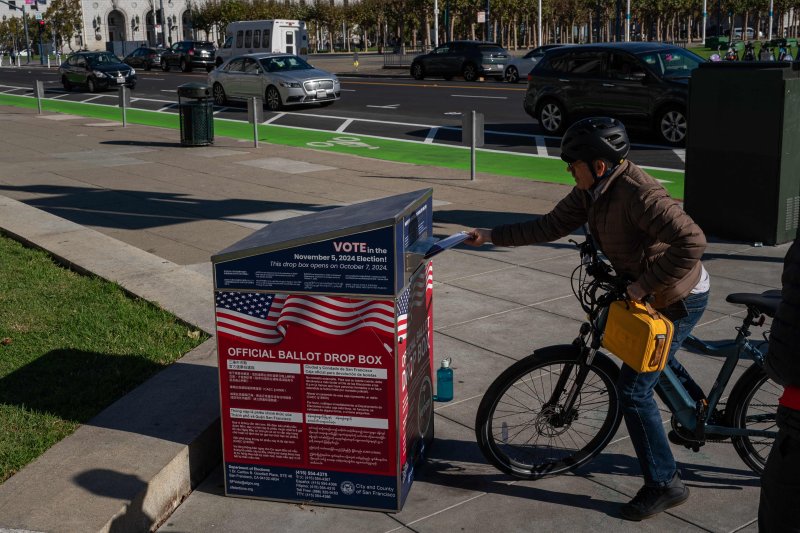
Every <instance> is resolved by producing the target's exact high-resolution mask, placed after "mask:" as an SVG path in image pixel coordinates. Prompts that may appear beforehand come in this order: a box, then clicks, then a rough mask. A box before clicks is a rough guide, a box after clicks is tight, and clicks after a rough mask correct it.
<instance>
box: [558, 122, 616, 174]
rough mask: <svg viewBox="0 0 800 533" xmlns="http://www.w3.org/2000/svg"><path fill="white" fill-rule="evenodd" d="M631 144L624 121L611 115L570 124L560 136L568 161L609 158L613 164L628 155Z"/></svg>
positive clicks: (563, 153)
mask: <svg viewBox="0 0 800 533" xmlns="http://www.w3.org/2000/svg"><path fill="white" fill-rule="evenodd" d="M630 148H631V145H630V142H629V141H628V133H627V132H626V131H625V126H623V125H622V122H620V121H619V120H617V119H615V118H610V117H591V118H585V119H583V120H579V121H578V122H576V123H575V124H573V125H572V126H570V127H569V129H568V130H567V131H566V132H565V133H564V137H563V138H562V139H561V159H563V160H564V161H565V162H567V163H574V162H575V161H585V162H587V163H591V162H592V161H595V160H597V159H606V160H608V161H610V162H611V163H612V164H613V165H617V164H619V163H621V162H622V160H623V159H625V158H626V157H627V156H628V152H629V151H630Z"/></svg>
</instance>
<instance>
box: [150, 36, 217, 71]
mask: <svg viewBox="0 0 800 533" xmlns="http://www.w3.org/2000/svg"><path fill="white" fill-rule="evenodd" d="M215 54H216V49H215V48H214V43H211V42H208V41H178V42H177V43H175V44H173V45H172V46H170V47H169V48H168V49H167V50H166V51H165V52H164V54H163V55H162V56H161V70H163V71H164V72H169V69H170V67H180V69H181V70H182V71H183V72H191V71H192V69H194V68H197V67H200V68H204V69H206V72H211V70H213V69H214V55H215Z"/></svg>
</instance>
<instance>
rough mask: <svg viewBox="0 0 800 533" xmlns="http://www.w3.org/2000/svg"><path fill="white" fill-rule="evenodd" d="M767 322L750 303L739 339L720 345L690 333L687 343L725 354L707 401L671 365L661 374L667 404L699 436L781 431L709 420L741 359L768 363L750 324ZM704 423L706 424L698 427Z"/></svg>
mask: <svg viewBox="0 0 800 533" xmlns="http://www.w3.org/2000/svg"><path fill="white" fill-rule="evenodd" d="M763 323H764V319H763V316H762V315H761V313H760V312H759V311H757V310H754V309H753V308H750V307H748V309H747V316H746V317H745V318H744V320H743V321H742V326H741V327H739V328H737V329H738V334H737V335H736V339H734V340H733V341H730V342H726V343H723V344H720V345H711V344H708V343H706V342H704V341H702V340H700V339H698V338H697V337H695V336H694V335H689V336H688V337H687V338H686V340H685V341H684V346H688V347H690V348H694V349H696V350H699V351H701V352H703V353H705V354H707V355H724V356H725V362H724V363H723V365H722V368H720V371H719V374H718V375H717V378H716V380H715V381H714V385H713V386H712V387H711V390H710V392H709V394H708V398H707V404H704V403H702V402H695V400H694V399H693V398H692V397H691V396H689V393H688V392H686V389H685V388H684V386H683V384H682V383H681V382H680V380H679V379H678V377H677V376H676V375H675V373H674V372H673V371H672V369H671V368H670V367H669V365H667V366H666V367H664V370H663V371H662V373H661V376H660V377H659V382H658V384H657V385H656V389H655V390H656V393H657V394H658V395H659V397H660V398H661V399H662V400H663V401H664V403H666V404H667V406H668V407H669V409H670V411H672V413H673V414H674V415H675V417H676V418H677V419H678V421H679V422H680V423H681V425H682V426H683V427H685V428H686V429H688V430H689V431H691V432H693V433H694V434H695V435H696V436H698V437H701V438H702V437H703V436H704V434H705V433H707V432H708V433H715V434H717V435H726V436H734V435H738V436H745V435H747V436H760V437H770V438H776V437H777V436H778V432H777V431H762V430H755V429H736V428H731V427H727V426H718V425H711V424H709V420H710V418H711V416H712V414H713V413H714V412H715V408H716V406H717V405H718V404H719V401H720V399H721V398H722V394H723V392H724V391H725V387H726V386H727V384H728V383H729V382H730V379H731V376H732V375H733V372H734V370H735V369H736V364H737V362H738V361H739V359H742V358H750V359H753V360H754V361H755V362H757V363H758V364H759V365H761V364H763V363H764V354H763V353H762V352H761V351H760V350H759V349H758V348H757V347H756V346H754V345H753V344H752V343H751V342H750V341H749V340H748V337H749V336H750V326H752V325H759V326H760V325H761V324H763ZM699 424H702V427H698V426H699Z"/></svg>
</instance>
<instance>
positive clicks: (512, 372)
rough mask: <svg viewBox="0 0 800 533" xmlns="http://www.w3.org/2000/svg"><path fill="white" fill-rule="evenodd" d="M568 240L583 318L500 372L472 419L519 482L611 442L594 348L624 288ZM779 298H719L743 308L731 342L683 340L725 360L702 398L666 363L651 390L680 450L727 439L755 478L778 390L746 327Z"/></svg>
mask: <svg viewBox="0 0 800 533" xmlns="http://www.w3.org/2000/svg"><path fill="white" fill-rule="evenodd" d="M572 242H574V241H572ZM575 244H576V246H577V247H578V248H579V252H580V256H581V264H580V266H578V267H577V268H576V269H575V270H574V271H573V274H572V290H573V293H574V294H575V296H576V297H577V298H578V301H579V302H580V304H581V307H582V308H583V310H584V311H585V312H586V313H587V317H588V320H587V321H586V322H584V323H582V324H581V326H580V333H579V335H578V337H576V338H575V340H574V341H573V342H572V344H569V345H556V346H549V347H546V348H542V349H538V350H536V351H534V352H533V354H531V355H529V356H527V357H525V358H524V359H522V360H520V361H518V362H516V363H515V364H513V365H511V366H510V367H509V368H508V369H506V370H505V371H504V372H503V373H501V374H500V376H498V377H497V378H496V379H495V380H494V382H493V383H492V384H491V385H490V386H489V388H488V389H487V391H486V393H485V394H484V396H483V398H482V400H481V403H480V406H479V407H478V412H477V415H476V418H475V435H476V438H477V441H478V445H479V447H480V449H481V452H482V453H483V455H484V456H485V457H486V459H487V460H488V461H489V462H490V463H491V464H492V465H494V466H495V467H497V468H498V469H499V470H501V471H503V472H505V473H507V474H510V475H512V476H514V477H518V478H522V479H538V478H541V477H545V476H551V475H557V474H562V473H565V472H568V471H571V470H574V469H576V468H578V467H580V466H582V465H584V464H586V463H588V462H589V461H591V460H592V459H593V458H594V457H595V456H596V455H597V454H599V453H600V452H601V451H602V450H603V448H605V446H606V445H607V444H608V443H609V442H610V441H611V439H612V437H613V436H614V434H615V433H616V432H617V428H618V427H619V425H620V422H621V419H622V412H621V408H620V400H619V393H618V391H617V388H616V382H617V377H618V375H619V367H618V366H617V364H616V363H615V362H614V361H613V360H612V359H611V358H610V357H609V356H608V355H606V354H605V353H603V352H601V351H600V347H601V342H602V335H603V330H604V327H605V319H606V314H607V312H608V306H609V305H611V303H612V302H614V301H616V300H621V299H624V298H625V297H626V291H625V287H626V285H627V282H626V280H623V279H621V278H620V277H619V276H617V275H615V274H614V272H613V269H612V267H611V266H610V265H608V264H607V263H606V262H605V261H603V260H602V259H601V258H599V257H598V254H597V251H596V250H595V248H594V246H593V244H592V241H591V239H590V238H587V240H586V241H585V242H584V243H582V244H578V243H575ZM775 293H777V294H775ZM779 300H780V291H767V293H764V294H731V295H729V296H728V297H727V301H728V302H732V303H737V304H742V305H745V306H746V307H747V314H746V316H745V317H744V319H743V321H742V325H741V326H740V327H737V328H736V329H737V331H738V333H737V335H736V338H735V340H734V341H732V342H729V343H726V344H725V345H716V344H709V343H705V342H703V341H701V340H699V339H697V338H696V337H694V336H690V337H689V338H688V339H687V340H686V341H685V342H684V346H687V347H691V348H695V349H698V350H701V351H703V352H704V353H710V354H721V353H724V354H725V361H724V363H723V365H722V368H721V369H720V371H719V374H718V376H717V378H716V381H715V382H714V385H713V386H712V388H711V391H710V394H709V395H708V397H707V399H706V401H700V402H696V401H695V400H693V399H692V398H691V396H689V394H688V393H687V392H686V389H685V388H684V387H683V385H682V384H681V382H680V381H679V380H678V378H677V377H676V375H675V373H674V372H673V371H672V370H671V369H670V367H669V366H666V367H665V368H664V370H663V371H662V373H661V377H660V378H659V383H658V385H657V386H656V393H657V394H658V395H659V397H660V398H661V399H662V401H663V402H664V403H665V404H666V405H667V407H668V408H669V409H670V411H671V413H672V420H671V424H672V427H673V428H674V429H675V430H676V431H679V432H680V433H679V434H680V436H681V443H682V444H684V445H685V446H686V447H688V448H691V449H693V450H694V451H698V450H699V449H700V447H701V446H703V445H704V444H705V443H706V442H707V441H709V442H713V441H716V440H721V439H727V438H730V439H731V442H732V444H733V446H734V448H735V449H736V452H737V453H738V454H739V456H740V457H741V459H742V460H743V461H744V463H745V464H746V465H747V466H748V467H750V468H751V469H752V470H753V471H754V472H755V473H757V474H760V473H761V472H762V471H763V470H764V465H765V464H766V461H767V457H768V455H769V451H770V449H771V448H772V443H773V441H774V439H775V437H776V436H777V428H776V427H775V419H776V411H777V407H778V397H779V396H780V392H781V389H780V387H779V386H778V385H777V384H775V383H774V382H772V381H771V380H769V378H768V377H767V375H766V374H765V373H764V370H763V368H762V365H763V360H764V355H765V351H762V350H761V349H760V348H761V346H760V345H756V344H754V343H751V342H750V341H749V339H748V338H749V336H750V334H751V333H750V327H751V326H759V327H761V326H763V324H764V315H768V316H770V317H771V316H773V315H774V312H775V309H776V307H777V303H778V301H779ZM764 335H765V337H764V338H765V339H766V333H764ZM764 343H766V340H765V341H764ZM742 358H752V359H753V360H754V363H753V364H752V365H751V366H750V367H749V368H748V369H747V370H746V371H745V372H744V373H743V374H742V375H741V376H740V377H739V379H738V380H737V381H736V383H735V384H734V386H733V388H732V390H731V393H730V395H729V397H728V401H727V403H726V404H725V406H724V408H723V409H722V410H720V409H719V407H721V402H720V400H721V399H722V395H723V392H724V390H725V388H726V386H727V384H728V383H729V381H730V379H731V376H732V374H733V372H734V369H735V367H736V365H737V362H738V361H739V360H740V359H742ZM706 402H707V403H706Z"/></svg>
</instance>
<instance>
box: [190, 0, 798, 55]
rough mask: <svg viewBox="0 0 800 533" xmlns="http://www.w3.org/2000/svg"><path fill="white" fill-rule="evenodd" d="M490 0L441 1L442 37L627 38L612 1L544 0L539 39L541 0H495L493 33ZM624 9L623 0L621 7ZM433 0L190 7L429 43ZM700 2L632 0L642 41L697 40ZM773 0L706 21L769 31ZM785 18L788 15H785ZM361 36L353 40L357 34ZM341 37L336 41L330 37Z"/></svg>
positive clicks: (782, 27)
mask: <svg viewBox="0 0 800 533" xmlns="http://www.w3.org/2000/svg"><path fill="white" fill-rule="evenodd" d="M486 3H487V2H486V0H439V1H438V7H439V41H440V42H445V41H447V40H452V39H456V38H471V39H475V38H478V39H481V38H486V37H487V36H488V35H491V37H492V40H494V41H497V42H499V43H500V44H501V45H503V46H505V47H507V48H510V49H518V48H531V47H533V46H538V45H539V44H544V43H548V42H578V41H585V42H592V41H598V40H599V41H610V40H614V39H615V37H616V24H617V21H619V25H620V28H621V29H620V34H621V35H623V36H624V17H625V14H624V12H620V13H617V12H616V2H614V1H608V0H542V26H543V35H542V39H541V42H539V36H538V35H537V31H536V28H537V25H538V22H539V21H538V0H490V20H491V22H492V28H491V33H489V32H487V29H488V28H487V27H486V26H487V25H486V24H483V23H478V12H479V11H483V10H484V9H485V7H486ZM620 5H621V6H622V9H624V7H625V0H623V2H622V3H621V4H620ZM798 8H800V0H774V7H773V9H774V13H775V19H774V20H775V25H774V33H776V34H777V35H789V36H796V35H797V30H798V20H797V18H796V16H795V12H796V11H798ZM433 9H434V0H349V1H347V0H346V1H345V3H344V4H339V5H333V4H332V2H331V1H330V0H305V1H303V0H300V1H298V2H293V3H290V2H284V1H282V0H281V1H275V0H252V1H247V0H209V1H208V2H207V3H205V4H203V5H201V6H199V7H198V8H196V9H194V10H193V11H192V20H193V23H194V24H195V27H197V28H202V29H205V30H206V31H210V30H211V28H212V27H216V28H218V29H219V31H220V35H224V34H225V27H226V26H227V25H228V24H229V23H230V22H232V21H235V20H247V19H262V18H263V19H270V18H292V19H300V20H305V21H306V22H307V23H308V27H309V35H310V39H311V41H312V42H311V45H312V48H314V47H316V48H321V47H325V48H327V47H329V46H330V45H331V41H334V42H339V43H341V45H342V46H343V47H345V48H347V49H348V50H349V47H350V45H351V43H352V42H354V41H357V42H362V43H363V42H372V43H377V44H378V46H384V47H385V46H387V45H389V44H391V43H394V42H396V41H399V42H400V43H402V44H403V45H405V44H407V43H408V44H411V45H412V46H419V45H422V46H430V45H431V44H432V43H431V40H432V38H431V35H432V31H433V27H434V23H433V17H434V14H433ZM702 10H703V5H702V2H701V1H700V0H631V12H632V21H633V22H634V24H633V32H632V34H631V38H632V39H636V40H669V41H672V40H681V39H685V40H693V39H698V38H700V36H701V35H702V23H703V19H702ZM768 10H769V0H718V1H716V0H709V5H708V7H707V11H708V13H709V20H708V21H707V24H708V25H709V26H714V27H713V28H712V30H711V32H710V33H711V34H714V33H715V32H716V21H717V12H718V11H719V13H720V19H721V21H722V26H725V27H739V26H741V27H745V28H746V27H748V26H751V27H756V28H763V29H764V30H765V33H766V27H767V20H768ZM784 15H785V16H784ZM353 35H355V36H358V38H357V39H353V38H352V36H353ZM330 36H335V39H330Z"/></svg>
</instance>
